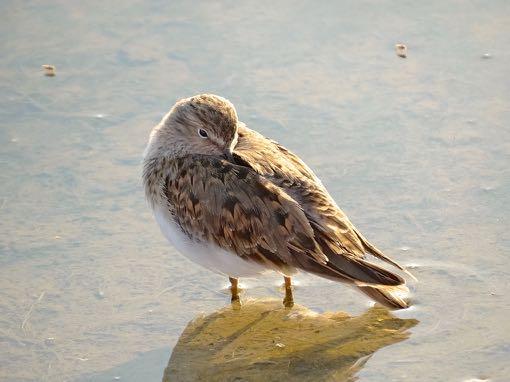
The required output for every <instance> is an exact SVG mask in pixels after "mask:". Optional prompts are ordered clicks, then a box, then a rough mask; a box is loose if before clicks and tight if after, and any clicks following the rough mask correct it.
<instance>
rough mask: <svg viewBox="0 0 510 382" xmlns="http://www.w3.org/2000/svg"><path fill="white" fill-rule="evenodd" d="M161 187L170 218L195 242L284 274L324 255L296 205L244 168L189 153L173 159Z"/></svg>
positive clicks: (323, 262) (320, 260) (285, 195)
mask: <svg viewBox="0 0 510 382" xmlns="http://www.w3.org/2000/svg"><path fill="white" fill-rule="evenodd" d="M169 165H170V167H171V168H170V171H169V174H170V175H168V176H167V177H166V180H165V185H164V192H165V196H166V198H167V200H168V206H169V209H170V212H171V213H172V215H173V217H174V218H175V220H176V221H177V223H178V224H179V225H180V226H181V228H182V229H183V231H184V232H185V233H186V234H187V235H188V236H189V237H190V238H192V239H193V240H199V241H202V242H212V243H215V244H216V245H218V246H220V247H221V248H223V249H225V250H228V251H230V252H233V253H236V254H237V255H238V256H240V257H242V258H244V259H245V260H250V261H255V262H259V263H264V264H265V265H266V266H267V267H268V268H273V269H278V270H281V271H283V272H284V273H285V269H286V268H287V267H289V266H290V267H295V266H299V261H303V259H306V261H312V262H313V263H317V264H325V263H326V262H327V257H326V256H325V255H324V254H323V253H322V251H321V249H320V248H319V246H318V245H317V243H316V241H315V240H314V232H313V229H312V227H311V226H310V224H309V222H308V219H307V218H306V216H305V214H304V213H303V211H302V209H301V208H300V207H299V205H298V204H297V203H296V202H295V201H294V200H293V199H292V198H291V197H289V196H288V195H287V194H286V193H285V192H283V191H282V190H281V189H280V188H279V187H277V186H275V185H274V184H272V183H271V182H270V181H268V180H267V179H265V178H264V177H262V176H260V175H259V174H257V173H256V172H255V171H253V170H252V169H250V168H248V167H244V166H239V165H236V164H232V163H230V162H227V161H225V160H223V159H220V158H217V157H213V156H204V155H193V156H187V157H182V158H178V159H175V160H173V161H172V162H171V163H170V164H169Z"/></svg>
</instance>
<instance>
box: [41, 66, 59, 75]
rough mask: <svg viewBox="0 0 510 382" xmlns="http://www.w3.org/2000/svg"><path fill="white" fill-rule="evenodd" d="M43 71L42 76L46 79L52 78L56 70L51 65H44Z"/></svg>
mask: <svg viewBox="0 0 510 382" xmlns="http://www.w3.org/2000/svg"><path fill="white" fill-rule="evenodd" d="M42 68H43V70H44V75H45V76H48V77H54V76H55V74H57V73H56V68H55V66H53V65H48V64H44V65H42Z"/></svg>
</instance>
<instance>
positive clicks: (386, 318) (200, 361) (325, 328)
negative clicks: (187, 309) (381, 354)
mask: <svg viewBox="0 0 510 382" xmlns="http://www.w3.org/2000/svg"><path fill="white" fill-rule="evenodd" d="M417 323H418V321H417V320H414V319H401V318H397V317H395V316H393V315H392V314H391V313H390V312H389V311H388V310H387V309H386V308H383V307H374V308H371V309H369V310H367V311H366V312H365V313H364V314H362V315H360V316H358V317H350V316H348V315H347V314H346V313H324V314H317V313H314V312H312V311H311V310H309V309H308V308H306V307H303V306H299V305H296V306H294V308H293V309H286V308H284V307H282V305H281V302H280V301H275V300H251V301H247V302H245V303H244V304H243V306H242V307H241V308H240V309H239V308H238V309H236V308H234V307H226V308H223V309H221V310H219V311H217V312H215V313H212V314H210V315H208V316H205V317H198V318H196V319H194V320H193V321H191V322H190V323H189V324H188V326H187V327H186V329H185V330H184V332H183V333H182V335H181V337H180V338H179V341H178V343H177V345H176V346H175V348H174V350H173V353H172V355H171V357H170V360H169V362H168V366H167V368H166V369H165V373H164V375H163V382H169V381H172V382H173V381H239V382H240V381H276V380H278V381H288V380H291V381H353V380H355V379H356V377H355V374H356V373H357V372H358V371H359V370H360V369H361V368H362V367H363V365H364V364H365V362H366V361H367V360H368V358H369V357H370V356H371V355H372V354H373V353H374V352H376V351H377V350H378V349H380V348H382V347H384V346H388V345H391V344H394V343H396V342H399V341H403V340H405V339H406V338H408V337H409V332H408V329H409V328H411V327H413V326H414V325H416V324H417Z"/></svg>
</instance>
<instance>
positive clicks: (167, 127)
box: [145, 94, 238, 159]
mask: <svg viewBox="0 0 510 382" xmlns="http://www.w3.org/2000/svg"><path fill="white" fill-rule="evenodd" d="M237 125H238V119H237V113H236V110H235V108H234V105H232V103H230V102H229V101H228V100H226V99H225V98H223V97H220V96H217V95H213V94H200V95H196V96H193V97H190V98H185V99H182V100H180V101H178V102H177V103H176V104H175V105H174V106H173V107H172V109H171V110H170V111H169V112H168V114H166V115H165V116H164V117H163V119H162V120H161V122H160V123H159V124H158V125H157V126H156V127H154V129H153V130H152V132H151V136H150V139H149V144H148V146H147V149H146V151H145V157H146V159H147V158H148V157H154V156H158V157H161V156H166V157H177V156H183V155H190V154H202V155H215V156H222V157H225V158H229V157H231V155H232V151H233V149H234V147H235V145H236V143H237V138H238V134H237Z"/></svg>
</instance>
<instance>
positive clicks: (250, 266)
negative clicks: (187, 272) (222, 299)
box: [154, 206, 268, 277]
mask: <svg viewBox="0 0 510 382" xmlns="http://www.w3.org/2000/svg"><path fill="white" fill-rule="evenodd" d="M154 216H155V217H156V221H157V222H158V224H159V228H160V229H161V232H162V233H163V235H164V236H165V237H166V238H167V240H168V241H169V242H170V243H171V244H172V245H173V246H174V247H175V249H177V250H178V251H179V252H180V253H181V254H182V255H184V256H185V257H187V258H188V259H190V260H191V261H193V262H195V263H197V264H199V265H201V266H203V267H205V268H207V269H210V270H212V271H214V272H217V273H221V274H224V275H227V276H230V277H250V276H256V275H258V274H260V273H263V272H264V271H267V270H268V269H267V268H264V267H263V266H261V265H260V264H257V263H254V262H250V261H245V260H243V259H241V258H240V257H239V256H237V255H236V254H233V253H230V252H228V251H225V250H223V249H221V248H220V247H218V246H217V245H215V244H212V243H211V244H207V245H206V244H201V243H197V242H193V241H191V240H190V239H189V238H188V236H186V234H185V233H184V232H182V230H181V228H180V227H179V226H178V225H177V224H175V222H174V221H173V219H172V218H171V217H170V214H169V213H168V212H167V211H166V210H165V209H163V208H161V207H158V206H156V207H154Z"/></svg>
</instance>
